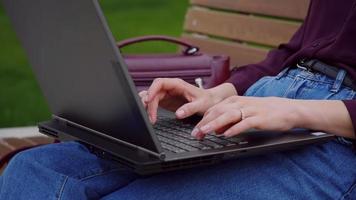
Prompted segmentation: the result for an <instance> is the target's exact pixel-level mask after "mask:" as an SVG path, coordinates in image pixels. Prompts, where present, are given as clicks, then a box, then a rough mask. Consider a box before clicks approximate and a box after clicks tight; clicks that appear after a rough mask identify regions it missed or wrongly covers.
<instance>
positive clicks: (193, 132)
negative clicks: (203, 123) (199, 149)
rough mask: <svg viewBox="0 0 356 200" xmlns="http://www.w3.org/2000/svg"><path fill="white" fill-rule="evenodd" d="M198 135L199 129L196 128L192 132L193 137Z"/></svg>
mask: <svg viewBox="0 0 356 200" xmlns="http://www.w3.org/2000/svg"><path fill="white" fill-rule="evenodd" d="M198 133H199V129H197V128H194V129H193V131H192V133H191V135H192V136H193V137H196V136H197V134H198Z"/></svg>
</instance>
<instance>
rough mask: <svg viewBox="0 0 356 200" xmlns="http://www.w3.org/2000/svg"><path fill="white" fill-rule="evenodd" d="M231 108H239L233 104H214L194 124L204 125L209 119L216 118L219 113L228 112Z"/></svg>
mask: <svg viewBox="0 0 356 200" xmlns="http://www.w3.org/2000/svg"><path fill="white" fill-rule="evenodd" d="M233 109H239V108H238V107H236V106H235V105H233V104H220V105H219V106H215V107H214V109H212V110H210V111H209V112H206V113H205V114H204V117H203V119H202V120H201V121H200V122H199V123H198V124H197V125H196V127H198V128H200V127H202V126H204V125H206V124H207V123H209V122H210V121H212V120H214V119H216V118H217V117H219V116H220V115H222V114H224V113H226V112H229V111H230V110H233Z"/></svg>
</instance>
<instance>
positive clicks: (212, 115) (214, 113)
mask: <svg viewBox="0 0 356 200" xmlns="http://www.w3.org/2000/svg"><path fill="white" fill-rule="evenodd" d="M227 107H228V106H226V105H221V106H220V108H217V109H215V110H213V111H211V112H209V113H206V114H204V117H203V119H202V120H201V121H200V122H199V123H198V124H197V125H196V126H195V128H194V129H193V131H192V133H191V135H192V136H193V137H200V136H203V135H204V134H202V131H201V130H200V128H201V127H202V126H204V125H205V124H207V123H209V122H210V121H212V120H213V119H214V118H217V117H218V116H219V115H220V114H221V113H223V112H225V111H227V110H228V108H227Z"/></svg>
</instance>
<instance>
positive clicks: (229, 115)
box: [200, 109, 241, 134]
mask: <svg viewBox="0 0 356 200" xmlns="http://www.w3.org/2000/svg"><path fill="white" fill-rule="evenodd" d="M239 121H241V112H240V110H239V109H234V110H230V111H228V112H225V113H224V114H222V115H220V116H219V117H217V118H215V119H213V120H212V121H210V122H209V123H207V124H206V125H204V126H202V127H200V130H201V132H202V133H203V134H207V133H210V132H212V131H216V130H219V129H221V128H223V127H225V126H227V125H229V124H234V123H236V122H239Z"/></svg>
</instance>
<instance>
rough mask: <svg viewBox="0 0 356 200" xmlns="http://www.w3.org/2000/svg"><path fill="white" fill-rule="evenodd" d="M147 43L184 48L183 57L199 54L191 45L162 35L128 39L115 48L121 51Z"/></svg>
mask: <svg viewBox="0 0 356 200" xmlns="http://www.w3.org/2000/svg"><path fill="white" fill-rule="evenodd" d="M147 41H165V42H170V43H174V44H178V45H181V46H184V47H185V50H184V51H183V54H185V55H194V54H196V53H197V52H199V48H198V47H196V46H194V45H191V44H189V43H187V42H184V41H182V40H179V39H177V38H174V37H169V36H164V35H148V36H142V37H135V38H130V39H127V40H123V41H121V42H118V43H117V47H118V48H119V49H121V48H123V47H126V46H129V45H132V44H136V43H141V42H147Z"/></svg>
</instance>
